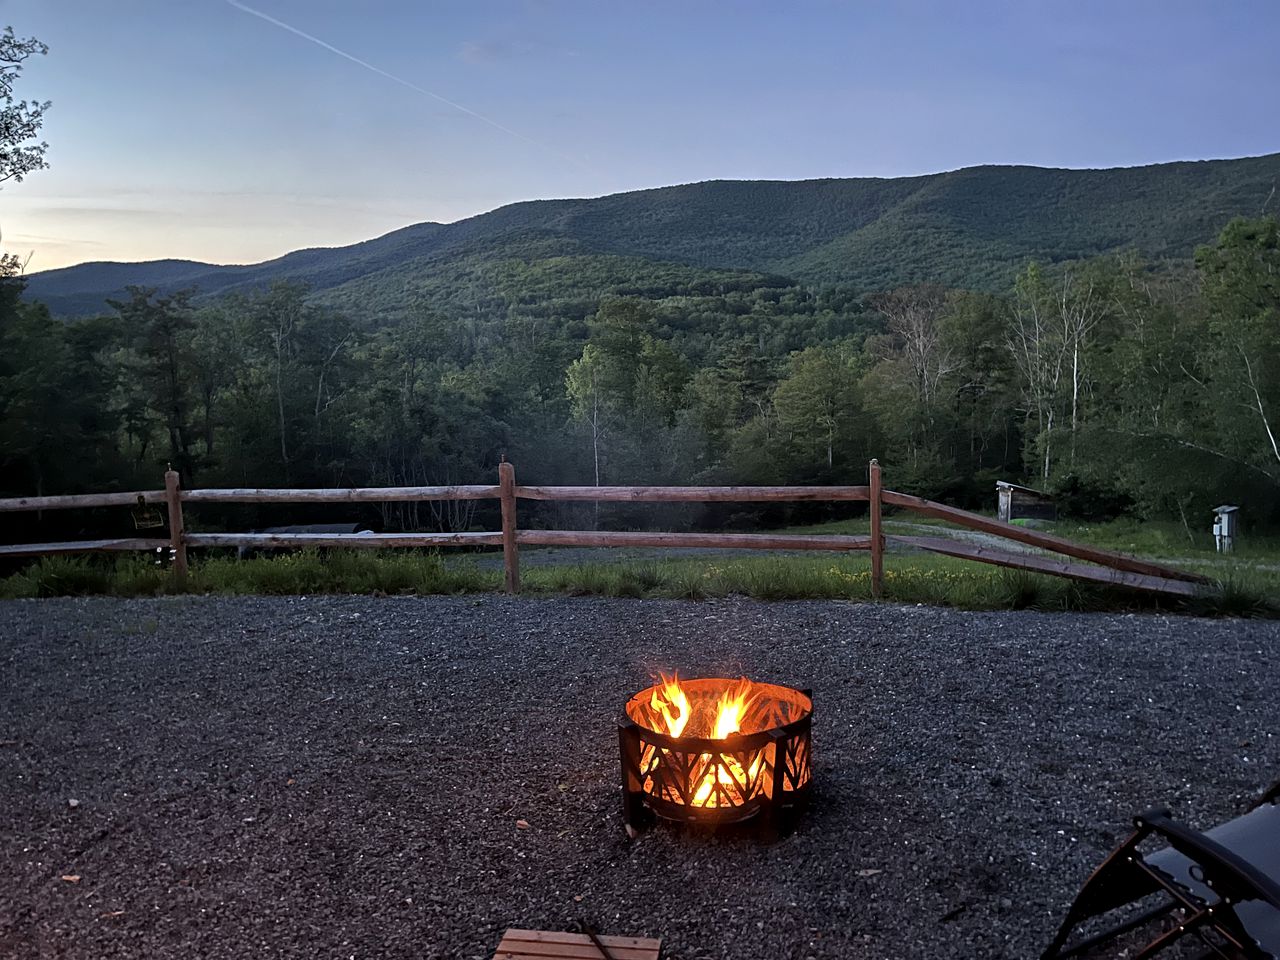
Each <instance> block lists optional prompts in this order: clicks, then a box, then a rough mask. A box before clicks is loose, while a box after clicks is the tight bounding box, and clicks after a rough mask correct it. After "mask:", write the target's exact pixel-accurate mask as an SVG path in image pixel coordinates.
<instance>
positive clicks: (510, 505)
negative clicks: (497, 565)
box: [498, 457, 520, 593]
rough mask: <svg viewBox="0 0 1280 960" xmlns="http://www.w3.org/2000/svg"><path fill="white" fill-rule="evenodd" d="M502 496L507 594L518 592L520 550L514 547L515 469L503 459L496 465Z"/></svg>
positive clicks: (504, 568)
mask: <svg viewBox="0 0 1280 960" xmlns="http://www.w3.org/2000/svg"><path fill="white" fill-rule="evenodd" d="M498 486H499V487H500V488H501V496H502V569H503V571H504V572H505V573H506V585H507V593H519V592H520V549H519V547H517V546H516V468H515V465H514V464H511V463H507V461H506V458H505V457H504V458H503V460H502V462H501V463H499V464H498Z"/></svg>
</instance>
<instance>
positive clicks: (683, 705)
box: [648, 673, 764, 807]
mask: <svg viewBox="0 0 1280 960" xmlns="http://www.w3.org/2000/svg"><path fill="white" fill-rule="evenodd" d="M661 676H662V680H661V683H659V684H655V685H654V689H653V693H652V694H651V695H650V697H649V706H650V708H651V709H652V710H653V712H654V716H655V718H656V719H660V720H661V722H662V724H663V725H664V726H665V727H666V733H668V734H669V735H670V736H672V737H679V736H681V735H682V734H683V733H684V732H685V731H686V730H688V731H689V735H690V736H695V737H697V736H700V737H705V738H708V739H711V740H725V739H727V738H729V737H731V736H732V735H733V734H735V733H739V732H740V731H741V730H742V724H743V720H744V718H745V717H746V715H747V713H748V711H749V710H750V709H751V707H752V706H753V704H754V703H755V701H756V699H757V697H758V696H759V694H758V693H756V692H755V691H754V690H753V684H752V683H751V681H750V680H748V679H747V678H746V677H742V678H741V679H740V680H738V682H737V683H735V684H734V685H733V686H731V687H729V688H728V689H726V690H725V691H724V692H723V693H722V694H720V697H719V698H718V699H717V700H716V704H715V712H714V715H713V716H711V717H708V716H706V711H705V710H704V711H702V714H701V715H699V716H698V718H697V719H698V721H700V722H696V723H694V724H693V726H692V728H690V726H689V724H690V720H691V719H692V718H693V710H692V709H691V708H690V704H689V697H688V695H687V694H686V693H685V691H684V688H683V687H681V686H680V675H679V674H678V673H675V674H672V675H671V676H670V677H668V676H667V675H666V674H662V675H661ZM708 721H710V722H708ZM648 759H653V758H652V757H650V758H648ZM763 761H764V751H763V750H760V751H757V752H756V754H755V757H754V758H753V759H752V760H751V762H750V764H749V765H748V767H747V768H746V769H744V768H743V765H742V763H741V761H739V760H738V758H737V757H735V756H732V755H730V754H710V753H703V754H699V756H698V762H697V764H696V765H695V767H694V769H693V771H692V776H691V779H690V783H689V785H690V788H691V791H692V793H693V799H692V805H693V806H695V807H715V806H721V805H723V803H722V798H723V797H725V796H728V795H730V794H731V792H736V791H739V790H740V785H741V784H744V783H749V782H752V781H754V780H755V778H756V776H757V774H758V773H759V772H760V766H761V764H762V763H763ZM717 787H719V788H720V789H719V790H717V789H716V788H717ZM731 804H732V802H731V801H730V802H729V805H731Z"/></svg>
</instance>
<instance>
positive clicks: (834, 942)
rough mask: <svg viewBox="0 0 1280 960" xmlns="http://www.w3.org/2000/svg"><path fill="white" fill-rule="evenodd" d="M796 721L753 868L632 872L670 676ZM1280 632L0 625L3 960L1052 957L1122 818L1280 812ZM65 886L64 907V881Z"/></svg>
mask: <svg viewBox="0 0 1280 960" xmlns="http://www.w3.org/2000/svg"><path fill="white" fill-rule="evenodd" d="M672 667H678V668H680V669H681V670H682V671H683V672H685V673H686V675H699V674H703V675H705V674H730V675H734V674H738V673H740V672H746V673H747V674H749V675H750V676H753V677H756V678H760V679H768V680H773V681H778V682H781V683H787V684H792V685H795V686H811V687H813V688H814V696H815V701H816V714H815V718H814V744H815V775H816V789H815V798H814V800H815V802H814V806H813V808H812V809H811V810H810V812H809V814H808V816H807V817H806V819H805V820H804V821H803V822H802V824H801V825H800V827H799V829H798V830H797V831H796V832H795V833H794V834H793V835H792V836H790V837H789V838H787V839H785V840H783V841H782V842H780V843H777V844H775V845H772V846H761V845H758V844H757V843H755V842H754V841H753V840H752V839H751V838H750V837H746V836H742V835H735V834H721V835H708V834H690V833H682V832H680V831H678V830H676V829H672V828H669V827H662V826H660V827H658V828H657V829H655V830H653V831H651V832H649V833H647V834H644V835H642V837H641V838H640V839H639V840H638V841H636V842H629V841H628V840H627V839H626V837H625V835H624V832H623V830H622V825H621V822H620V816H619V798H618V786H617V782H618V771H617V762H618V761H617V745H616V742H617V741H616V736H615V731H614V726H613V721H614V718H615V716H616V713H617V711H618V709H619V708H620V706H621V704H622V703H623V701H624V700H625V698H626V697H628V696H629V695H630V694H631V693H633V692H634V691H635V690H637V689H639V688H640V687H642V686H644V685H646V684H647V683H648V682H649V681H648V678H649V676H650V674H651V673H652V672H653V671H655V670H657V669H659V668H672ZM1277 676H1280V624H1277V623H1275V622H1256V621H1255V622H1250V621H1208V620H1195V619H1189V618H1163V617H1156V616H1133V615H1129V616H1109V615H1077V614H1058V615H1049V614H1035V613H966V612H958V611H952V610H942V609H932V608H925V607H895V606H889V605H855V604H848V603H775V604H762V603H755V602H750V601H743V600H728V601H720V602H705V603H689V602H679V601H655V600H643V601H628V600H604V599H567V598H566V599H546V600H513V599H508V598H502V597H488V596H486V597H478V598H477V597H462V598H447V599H444V598H438V599H433V598H421V599H419V598H403V599H371V598H346V597H338V598H290V599H280V598H211V597H210V598H195V597H188V598H173V599H163V600H111V599H66V600H47V601H15V602H8V603H2V604H0V697H2V698H3V699H2V701H0V702H3V704H4V707H3V711H2V712H0V956H3V957H6V958H8V957H21V958H26V957H64V956H65V957H83V958H94V960H105V958H122V957H136V958H168V957H175V958H176V957H182V958H191V957H209V958H224V957H242V956H243V957H248V956H253V957H262V958H270V957H305V958H350V957H356V958H375V957H376V958H382V957H395V958H399V957H403V958H410V957H413V958H422V957H460V958H488V957H491V956H492V952H493V949H494V947H495V946H496V944H497V941H498V938H499V936H500V933H501V931H502V930H503V929H504V928H506V927H507V926H524V927H540V928H550V929H569V928H570V927H572V926H573V925H574V924H575V923H576V922H578V921H581V920H586V921H588V922H592V923H594V924H596V925H597V926H598V927H600V928H601V929H602V930H603V931H605V932H609V933H621V934H636V935H648V936H658V937H662V938H663V939H664V941H665V945H666V953H665V956H666V957H668V958H671V960H695V958H733V960H753V958H757V957H759V958H764V957H769V958H775V957H779V958H797V960H800V958H855V960H856V958H864V957H865V958H881V957H895V958H896V957H923V958H940V957H1034V956H1037V955H1038V954H1039V952H1040V950H1041V949H1043V947H1044V945H1045V944H1046V942H1047V940H1048V939H1049V936H1050V933H1051V930H1052V929H1053V927H1054V926H1055V924H1056V922H1057V920H1058V918H1059V917H1060V916H1061V914H1062V912H1063V909H1064V908H1065V906H1066V903H1067V901H1068V900H1069V899H1070V897H1071V895H1072V894H1073V892H1074V891H1075V890H1076V888H1077V887H1078V886H1079V884H1080V883H1081V881H1082V880H1083V879H1084V877H1085V876H1086V874H1087V873H1088V871H1089V869H1090V868H1091V867H1092V866H1094V865H1095V864H1096V863H1097V861H1098V859H1099V857H1100V856H1101V855H1102V853H1103V852H1104V851H1105V850H1106V849H1107V848H1108V847H1109V846H1110V845H1111V844H1112V843H1113V841H1115V840H1116V839H1117V837H1118V836H1119V835H1120V834H1121V833H1122V832H1123V831H1124V827H1125V823H1126V821H1127V818H1128V817H1129V816H1130V815H1131V814H1132V813H1133V812H1134V811H1136V810H1138V809H1141V808H1143V807H1145V806H1147V805H1150V804H1151V803H1153V802H1157V801H1159V802H1166V803H1169V804H1170V805H1171V806H1173V807H1174V809H1175V811H1176V812H1178V813H1179V814H1181V815H1182V816H1183V817H1184V818H1185V819H1187V820H1188V821H1190V822H1192V823H1199V824H1201V825H1205V824H1209V823H1212V822H1215V821H1217V820H1219V819H1224V818H1226V817H1228V816H1230V815H1232V814H1233V813H1234V812H1236V811H1239V810H1241V809H1242V808H1243V806H1244V805H1245V804H1246V803H1247V800H1248V798H1249V797H1250V796H1251V795H1252V794H1253V793H1254V792H1255V791H1257V790H1258V789H1259V788H1261V787H1262V786H1263V785H1264V783H1265V782H1267V781H1269V780H1270V779H1273V778H1274V777H1276V776H1280V736H1277V735H1276V734H1275V733H1274V732H1273V731H1275V730H1277V727H1278V724H1277V719H1278V718H1280V690H1278V689H1277V685H1276V683H1275V678H1276V677H1277ZM67 877H78V878H79V879H78V880H76V881H72V880H68V879H66V878H67Z"/></svg>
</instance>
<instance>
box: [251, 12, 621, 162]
mask: <svg viewBox="0 0 1280 960" xmlns="http://www.w3.org/2000/svg"><path fill="white" fill-rule="evenodd" d="M226 2H227V3H228V4H229V5H230V6H233V7H235V8H236V9H237V10H240V11H243V12H244V13H247V14H250V15H252V16H255V17H257V18H258V19H259V20H265V21H266V22H267V23H269V24H271V25H272V26H276V27H279V28H280V29H281V30H287V31H289V32H290V33H292V34H293V35H294V36H298V37H301V38H302V39H303V40H309V41H311V42H312V43H314V44H316V45H317V46H320V47H324V49H326V50H328V51H329V52H330V53H336V54H337V55H338V56H340V57H342V58H343V59H345V60H350V61H351V62H352V63H354V64H358V65H359V66H362V67H364V68H365V69H366V70H372V71H373V72H374V73H376V74H377V75H378V76H380V77H386V78H387V79H388V80H391V81H393V82H395V83H398V84H400V86H402V87H408V88H409V89H410V90H413V91H415V92H417V93H421V94H423V95H424V96H428V97H430V98H431V99H433V100H439V101H440V102H441V103H443V104H445V105H446V106H450V107H453V109H455V110H458V111H461V112H462V113H465V114H467V115H468V116H470V117H475V118H476V119H477V120H479V121H480V122H481V123H487V124H488V125H489V126H491V127H494V128H495V129H498V130H501V131H502V132H503V133H505V134H508V135H510V136H513V137H517V138H518V139H520V140H523V141H525V142H526V143H531V144H533V145H534V146H535V147H540V148H542V149H543V150H546V151H548V152H549V153H553V154H555V155H556V156H558V157H560V158H562V159H564V160H568V161H570V162H571V163H575V164H577V165H578V166H579V167H581V168H582V169H584V170H586V171H587V172H588V173H591V174H595V173H596V171H595V170H593V169H592V168H591V167H589V166H587V164H585V163H584V162H583V161H582V160H579V159H578V158H577V157H574V156H571V155H570V154H567V153H561V152H560V151H559V150H556V149H555V148H553V147H550V146H548V145H547V144H545V143H542V142H541V141H539V140H535V139H534V138H533V137H530V136H526V135H525V134H523V133H520V132H519V131H518V130H512V129H511V128H510V127H504V126H503V125H502V124H500V123H498V121H497V120H491V119H490V118H489V117H486V116H485V115H484V114H482V113H476V112H475V111H474V110H472V109H471V108H469V107H464V106H463V105H462V104H460V103H458V102H456V101H454V100H450V99H449V98H448V97H442V96H440V94H438V93H435V92H433V91H431V90H428V89H427V88H426V87H420V86H418V85H417V84H416V83H412V82H411V81H409V80H406V79H404V78H403V77H397V76H396V75H395V74H394V73H388V72H387V71H386V70H383V69H382V68H381V67H375V66H374V65H373V64H372V63H369V62H368V61H367V60H361V59H360V58H359V57H356V56H352V55H351V54H349V53H347V52H346V51H345V50H339V49H338V48H337V47H335V46H334V45H333V44H331V43H326V42H325V41H323V40H321V39H320V38H319V37H315V36H312V35H311V34H309V33H307V32H306V31H305V30H299V29H298V28H297V27H294V26H290V25H289V24H287V23H285V22H284V21H283V20H277V19H276V18H275V17H273V16H271V15H270V14H266V13H263V12H262V11H261V10H255V9H254V8H253V7H251V6H249V5H248V4H245V3H241V2H240V0H226Z"/></svg>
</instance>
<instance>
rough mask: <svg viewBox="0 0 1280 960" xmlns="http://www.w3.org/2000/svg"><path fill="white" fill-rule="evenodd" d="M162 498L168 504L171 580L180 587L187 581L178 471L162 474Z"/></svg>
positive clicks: (172, 470)
mask: <svg viewBox="0 0 1280 960" xmlns="http://www.w3.org/2000/svg"><path fill="white" fill-rule="evenodd" d="M164 497H165V500H166V501H167V502H168V504H169V549H170V550H171V551H172V553H173V578H174V580H175V581H176V582H177V583H178V584H179V585H180V586H181V585H182V584H184V583H185V582H186V580H187V540H186V529H185V528H184V527H183V524H182V488H181V485H180V483H179V480H178V471H177V470H174V469H172V468H170V469H168V470H166V471H165V473H164Z"/></svg>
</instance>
